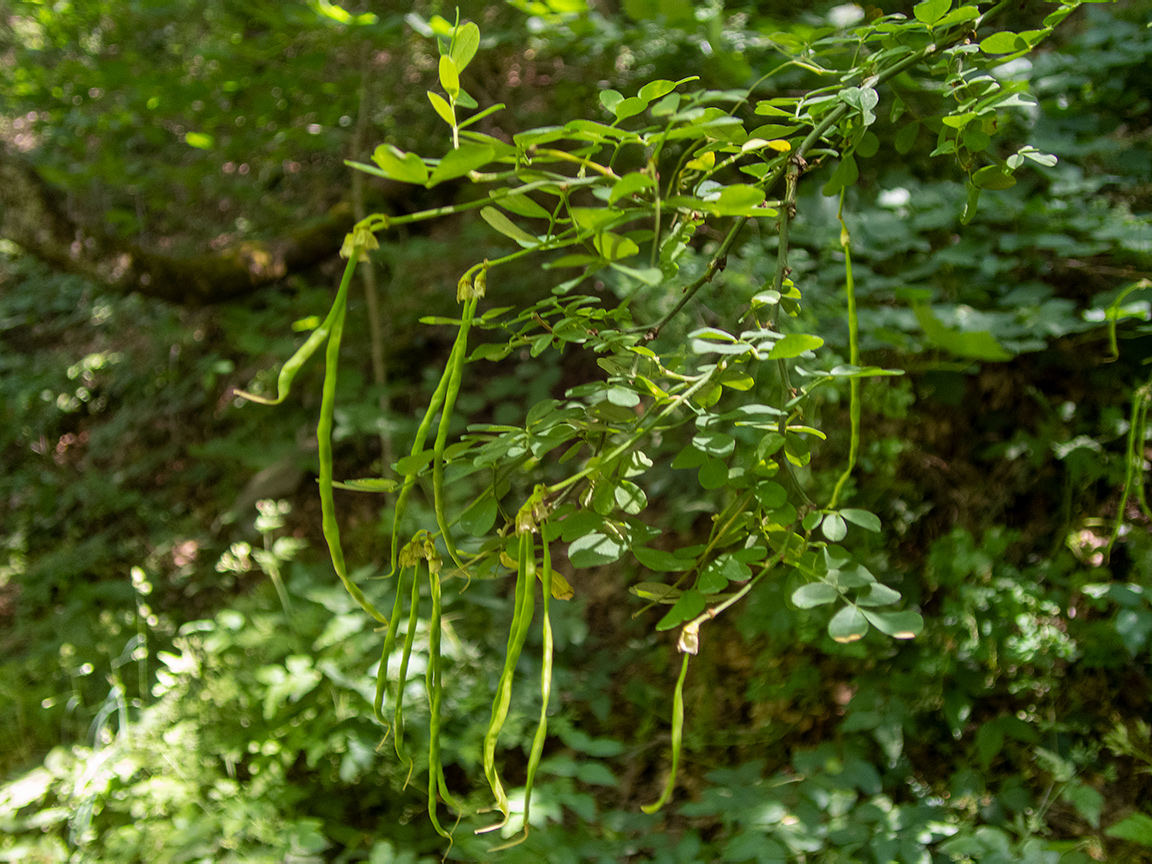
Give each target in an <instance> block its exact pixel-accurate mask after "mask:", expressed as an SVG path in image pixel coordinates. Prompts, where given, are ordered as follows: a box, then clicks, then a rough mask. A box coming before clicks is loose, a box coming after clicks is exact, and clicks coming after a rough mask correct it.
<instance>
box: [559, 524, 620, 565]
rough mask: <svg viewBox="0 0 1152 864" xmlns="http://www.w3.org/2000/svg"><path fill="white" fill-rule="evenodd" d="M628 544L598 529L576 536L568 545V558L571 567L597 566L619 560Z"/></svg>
mask: <svg viewBox="0 0 1152 864" xmlns="http://www.w3.org/2000/svg"><path fill="white" fill-rule="evenodd" d="M627 549H628V544H627V543H625V542H624V540H622V539H620V538H619V537H616V536H615V535H609V534H601V533H600V532H598V531H593V532H591V533H588V534H585V535H583V536H582V537H577V538H576V539H575V540H573V541H572V543H571V544H570V545H569V547H568V560H569V561H571V562H572V566H573V567H581V568H583V567H598V566H600V565H601V564H610V563H612V562H613V561H618V560H620V556H621V555H623V554H624V553H625V552H626V551H627Z"/></svg>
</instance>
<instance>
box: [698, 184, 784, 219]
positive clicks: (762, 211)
mask: <svg viewBox="0 0 1152 864" xmlns="http://www.w3.org/2000/svg"><path fill="white" fill-rule="evenodd" d="M763 203H764V190H763V189H757V188H756V187H755V186H747V185H745V184H742V183H735V184H733V185H731V186H726V187H725V188H724V191H723V192H721V193H720V197H719V198H717V199H716V200H715V201H709V202H707V204H706V206H707V207H708V209H710V210H711V211H712V212H713V213H715V214H716V215H717V216H775V215H776V211H775V210H770V209H769V208H762V207H760V206H759V205H761V204H763Z"/></svg>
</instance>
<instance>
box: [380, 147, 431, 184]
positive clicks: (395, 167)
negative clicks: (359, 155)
mask: <svg viewBox="0 0 1152 864" xmlns="http://www.w3.org/2000/svg"><path fill="white" fill-rule="evenodd" d="M372 161H373V162H375V163H376V164H377V165H379V166H380V169H381V170H382V171H383V172H384V173H385V174H386V175H387V176H388V177H391V178H392V179H393V180H399V181H400V182H401V183H425V182H427V180H428V168H427V166H426V165H425V164H424V160H422V159H421V158H420V157H419V156H417V155H416V154H415V153H405V152H404V151H403V150H398V149H397V148H395V147H393V146H392V145H391V144H381V145H380V146H379V147H377V148H376V151H375V152H374V153H373V154H372Z"/></svg>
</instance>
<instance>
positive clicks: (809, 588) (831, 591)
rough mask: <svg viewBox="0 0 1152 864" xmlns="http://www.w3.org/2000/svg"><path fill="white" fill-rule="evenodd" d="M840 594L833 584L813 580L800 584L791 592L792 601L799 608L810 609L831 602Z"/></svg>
mask: <svg viewBox="0 0 1152 864" xmlns="http://www.w3.org/2000/svg"><path fill="white" fill-rule="evenodd" d="M839 596H840V592H839V591H837V590H836V586H835V585H829V584H828V583H827V582H813V583H811V584H809V585H801V586H800V587H799V588H797V589H796V590H795V591H793V592H792V602H793V604H795V605H796V606H797V607H798V608H800V609H812V608H813V607H815V606H824V605H826V604H828V603H832V602H834V601H835V600H836V598H837V597H839Z"/></svg>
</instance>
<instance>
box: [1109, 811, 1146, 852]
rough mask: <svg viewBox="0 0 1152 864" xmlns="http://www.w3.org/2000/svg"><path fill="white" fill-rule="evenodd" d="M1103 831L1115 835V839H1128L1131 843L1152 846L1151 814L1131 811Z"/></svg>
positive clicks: (1111, 835) (1110, 835)
mask: <svg viewBox="0 0 1152 864" xmlns="http://www.w3.org/2000/svg"><path fill="white" fill-rule="evenodd" d="M1104 833H1105V834H1107V835H1108V836H1109V837H1115V838H1116V839H1117V840H1128V841H1130V842H1132V843H1139V844H1140V845H1141V846H1152V816H1146V815H1145V814H1143V813H1133V814H1132V815H1131V816H1129V817H1128V818H1126V819H1122V820H1121V821H1119V822H1117V823H1116V824H1115V825H1113V826H1112V827H1111V828H1109V829H1107V830H1106V831H1105V832H1104Z"/></svg>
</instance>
